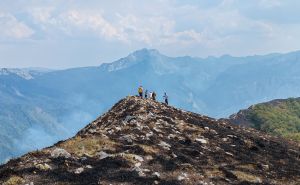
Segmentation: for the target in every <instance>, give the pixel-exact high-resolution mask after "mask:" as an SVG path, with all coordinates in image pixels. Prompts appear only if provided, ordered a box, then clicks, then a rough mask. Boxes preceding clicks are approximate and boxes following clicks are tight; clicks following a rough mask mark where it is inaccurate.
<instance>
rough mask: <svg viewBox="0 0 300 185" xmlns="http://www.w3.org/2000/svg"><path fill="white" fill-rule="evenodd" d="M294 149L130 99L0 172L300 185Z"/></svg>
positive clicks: (35, 178)
mask: <svg viewBox="0 0 300 185" xmlns="http://www.w3.org/2000/svg"><path fill="white" fill-rule="evenodd" d="M299 169H300V149H299V145H297V144H296V143H291V142H289V141H286V140H283V139H281V138H276V137H272V136H269V135H265V134H263V133H260V132H258V131H256V130H254V129H247V128H242V127H238V126H234V125H232V124H230V123H227V122H224V121H217V120H215V119H212V118H209V117H206V116H202V115H199V114H195V113H191V112H186V111H183V110H180V109H176V108H173V107H171V106H167V105H164V104H161V103H158V102H155V101H152V100H145V99H140V98H137V97H128V98H125V99H123V100H121V101H120V102H118V103H117V104H116V105H115V106H114V107H113V108H112V109H111V110H110V111H108V112H107V113H106V114H104V115H103V116H101V117H100V118H98V119H97V120H95V121H94V122H92V123H91V124H89V125H88V126H87V127H85V128H84V129H82V130H81V131H80V132H79V133H78V134H77V135H76V136H74V137H73V138H70V139H68V140H66V141H61V142H59V143H57V144H55V145H54V146H52V147H49V148H45V149H43V150H41V151H36V152H31V153H29V154H27V155H24V156H23V157H21V158H18V159H14V160H11V161H9V162H8V163H7V164H5V165H3V166H1V167H0V183H2V184H4V185H10V184H30V183H33V184H59V185H63V184H65V185H69V184H72V185H79V184H80V185H82V184H124V185H126V184H143V185H146V184H165V185H167V184H170V185H171V184H172V185H176V184H191V185H192V184H193V185H194V184H245V185H246V184H278V185H281V184H294V185H296V184H299V182H300V170H299Z"/></svg>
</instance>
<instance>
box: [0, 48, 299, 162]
mask: <svg viewBox="0 0 300 185" xmlns="http://www.w3.org/2000/svg"><path fill="white" fill-rule="evenodd" d="M299 79H300V52H292V53H287V54H272V55H265V56H250V57H232V56H228V55H226V56H221V57H208V58H196V57H189V56H185V57H168V56H165V55H163V54H161V53H159V52H158V51H157V50H150V49H142V50H138V51H135V52H133V53H131V54H129V55H128V56H126V57H124V58H121V59H119V60H117V61H114V62H112V63H106V64H101V65H99V66H95V67H82V68H73V69H66V70H56V71H51V70H47V69H46V70H45V69H0V147H1V150H0V163H2V162H4V161H5V160H6V159H10V158H12V157H16V156H20V155H21V154H24V153H26V152H28V151H31V150H36V149H39V148H41V147H45V146H49V145H52V144H54V143H55V142H57V141H58V140H61V139H65V138H68V137H71V136H73V135H74V134H75V133H77V132H78V131H79V129H80V128H82V127H84V126H86V124H87V123H89V122H90V121H92V120H94V119H95V118H96V117H97V116H98V114H99V113H103V112H105V111H107V110H108V109H109V108H110V107H111V106H112V105H113V104H114V102H116V101H118V100H119V99H121V98H122V97H124V96H127V95H134V94H136V88H137V87H138V86H139V85H143V86H144V87H145V88H147V89H148V90H149V91H153V90H155V91H156V92H157V94H158V99H159V100H162V94H163V92H165V91H166V92H167V93H168V95H169V97H170V102H171V104H172V105H174V106H176V107H179V108H181V109H185V110H188V111H192V112H197V113H201V114H204V115H208V116H210V117H215V118H220V117H228V116H229V115H231V114H233V113H235V112H237V111H238V110H240V109H242V108H244V107H249V106H250V105H253V104H256V103H260V102H265V101H269V100H272V99H278V98H288V97H300V80H299ZM41 133H42V134H41ZM40 135H43V136H44V137H42V138H43V139H40V138H41V137H40Z"/></svg>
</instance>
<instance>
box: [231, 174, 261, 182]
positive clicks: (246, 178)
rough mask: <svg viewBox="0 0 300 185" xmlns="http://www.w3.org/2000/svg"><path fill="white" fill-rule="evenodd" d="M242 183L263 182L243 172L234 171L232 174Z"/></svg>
mask: <svg viewBox="0 0 300 185" xmlns="http://www.w3.org/2000/svg"><path fill="white" fill-rule="evenodd" d="M232 173H233V174H234V175H235V176H237V178H238V179H239V180H240V181H248V182H252V183H259V182H261V178H260V177H258V176H255V175H252V174H248V173H245V172H242V171H233V172H232Z"/></svg>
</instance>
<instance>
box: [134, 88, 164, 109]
mask: <svg viewBox="0 0 300 185" xmlns="http://www.w3.org/2000/svg"><path fill="white" fill-rule="evenodd" d="M138 93H139V96H140V97H141V98H144V97H145V98H146V99H147V98H150V99H152V100H154V101H156V93H155V91H153V92H148V90H147V89H146V90H145V93H144V88H143V86H140V87H139V88H138ZM163 98H164V101H165V104H167V105H168V104H169V97H168V95H167V93H166V92H165V93H164V96H163Z"/></svg>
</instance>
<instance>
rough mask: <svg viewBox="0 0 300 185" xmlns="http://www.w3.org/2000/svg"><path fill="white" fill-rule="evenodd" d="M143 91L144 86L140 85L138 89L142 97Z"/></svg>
mask: <svg viewBox="0 0 300 185" xmlns="http://www.w3.org/2000/svg"><path fill="white" fill-rule="evenodd" d="M143 91H144V89H143V86H140V87H139V89H138V93H139V96H140V97H141V98H143Z"/></svg>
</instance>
